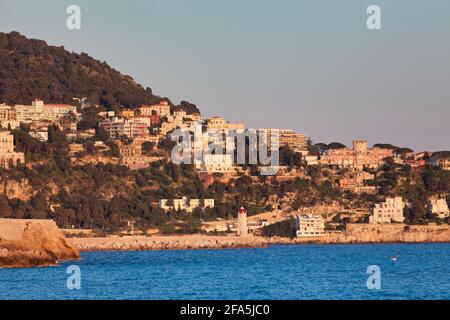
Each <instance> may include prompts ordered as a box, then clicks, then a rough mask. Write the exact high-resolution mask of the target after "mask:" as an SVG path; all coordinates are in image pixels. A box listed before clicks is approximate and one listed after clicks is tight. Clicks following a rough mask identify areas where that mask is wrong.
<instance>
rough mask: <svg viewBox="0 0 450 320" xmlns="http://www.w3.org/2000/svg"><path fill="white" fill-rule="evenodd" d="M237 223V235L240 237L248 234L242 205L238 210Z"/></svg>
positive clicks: (245, 214) (245, 212) (245, 215)
mask: <svg viewBox="0 0 450 320" xmlns="http://www.w3.org/2000/svg"><path fill="white" fill-rule="evenodd" d="M237 224H238V225H237V235H238V236H240V237H245V236H248V219H247V211H245V209H244V207H242V208H241V209H240V210H239V213H238V223H237Z"/></svg>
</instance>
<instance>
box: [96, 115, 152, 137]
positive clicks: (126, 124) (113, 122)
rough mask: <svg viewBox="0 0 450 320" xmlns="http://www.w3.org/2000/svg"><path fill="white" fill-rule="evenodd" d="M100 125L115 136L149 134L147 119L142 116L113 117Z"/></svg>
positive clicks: (142, 135) (141, 135)
mask: <svg viewBox="0 0 450 320" xmlns="http://www.w3.org/2000/svg"><path fill="white" fill-rule="evenodd" d="M99 127H100V128H103V129H104V130H105V131H106V132H107V133H108V134H109V135H110V136H111V137H113V138H116V137H120V136H127V137H128V138H136V137H144V136H148V135H149V130H148V126H147V124H146V122H145V120H142V119H140V118H131V119H124V118H118V117H112V118H108V119H106V120H104V121H102V122H100V123H99Z"/></svg>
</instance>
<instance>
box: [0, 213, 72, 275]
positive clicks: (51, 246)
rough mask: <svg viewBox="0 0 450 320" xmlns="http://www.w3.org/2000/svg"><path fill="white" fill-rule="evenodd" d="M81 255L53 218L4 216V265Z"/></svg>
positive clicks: (0, 223) (0, 251) (0, 244)
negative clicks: (24, 218)
mask: <svg viewBox="0 0 450 320" xmlns="http://www.w3.org/2000/svg"><path fill="white" fill-rule="evenodd" d="M79 258H80V253H79V251H78V250H77V249H76V248H75V247H74V246H72V245H71V244H70V243H69V242H68V241H67V239H66V238H65V237H64V235H63V233H62V232H61V230H60V229H59V228H58V227H57V226H56V224H55V222H54V221H52V220H19V219H17V220H15V219H0V268H26V267H46V266H53V265H56V264H57V263H58V261H61V260H72V259H79Z"/></svg>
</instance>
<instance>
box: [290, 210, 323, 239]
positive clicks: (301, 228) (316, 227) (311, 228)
mask: <svg viewBox="0 0 450 320" xmlns="http://www.w3.org/2000/svg"><path fill="white" fill-rule="evenodd" d="M296 227H297V237H322V236H324V235H325V220H324V219H323V218H322V217H321V216H317V215H312V214H302V215H300V216H297V217H296Z"/></svg>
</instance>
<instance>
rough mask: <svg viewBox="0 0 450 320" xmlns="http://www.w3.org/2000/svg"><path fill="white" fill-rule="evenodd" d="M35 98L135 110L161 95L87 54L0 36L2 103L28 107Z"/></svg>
mask: <svg viewBox="0 0 450 320" xmlns="http://www.w3.org/2000/svg"><path fill="white" fill-rule="evenodd" d="M36 97H39V98H41V99H44V100H45V101H48V102H53V103H72V102H73V100H72V98H73V97H88V100H89V102H91V103H94V104H100V105H103V106H105V107H110V106H121V105H122V106H124V107H136V106H139V105H141V104H150V103H157V102H159V101H160V100H161V98H160V97H158V96H155V95H153V93H152V90H151V89H150V88H146V89H144V88H143V87H142V86H141V85H139V84H138V83H136V82H135V81H134V80H133V78H131V77H130V76H127V75H123V74H121V73H120V72H118V71H116V70H115V69H113V68H111V67H110V66H109V65H108V64H107V63H106V62H101V61H98V60H95V59H94V58H92V57H90V56H89V55H87V54H86V53H81V54H77V53H71V52H68V51H66V50H65V49H64V47H55V46H49V45H48V44H47V43H46V42H45V41H42V40H34V39H28V38H26V37H24V36H22V35H21V34H19V33H17V32H11V33H0V103H1V102H3V103H8V104H20V103H28V104H29V103H30V102H31V101H32V100H33V99H35V98H36Z"/></svg>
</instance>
